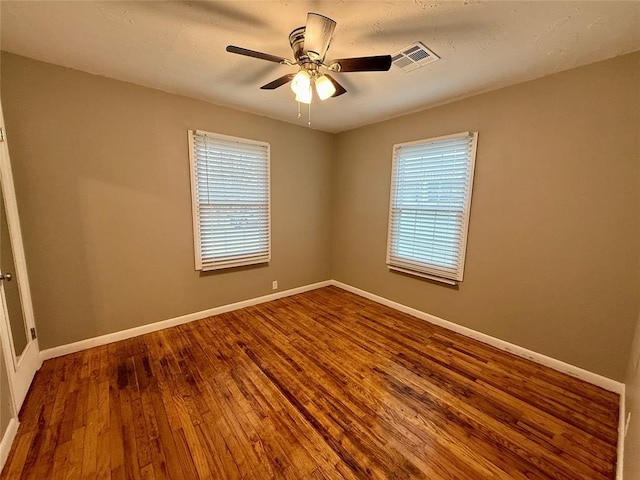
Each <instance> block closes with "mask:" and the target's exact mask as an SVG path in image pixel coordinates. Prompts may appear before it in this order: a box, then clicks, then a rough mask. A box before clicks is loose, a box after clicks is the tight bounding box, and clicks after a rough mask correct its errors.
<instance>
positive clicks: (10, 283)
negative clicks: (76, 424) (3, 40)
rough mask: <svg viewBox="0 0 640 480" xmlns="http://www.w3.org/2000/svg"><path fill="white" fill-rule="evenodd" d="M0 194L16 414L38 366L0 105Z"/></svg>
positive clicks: (1, 314)
mask: <svg viewBox="0 0 640 480" xmlns="http://www.w3.org/2000/svg"><path fill="white" fill-rule="evenodd" d="M0 191H1V194H0V304H1V305H0V337H1V340H2V347H3V349H2V350H3V351H4V354H5V360H6V364H7V373H8V376H9V383H10V386H11V393H12V397H13V402H14V407H15V412H19V411H20V407H21V406H22V403H23V402H24V399H25V397H26V395H27V391H28V390H29V386H30V385H31V381H32V380H33V376H34V375H35V373H36V371H37V370H38V368H40V365H41V362H40V351H39V348H38V340H37V338H36V337H37V335H36V329H35V325H34V321H33V308H32V306H31V293H30V291H29V281H28V278H27V265H26V262H25V258H24V249H23V246H22V233H21V231H20V222H19V220H18V206H17V204H16V195H15V190H14V186H13V175H12V173H11V163H10V161H9V147H8V144H7V138H6V130H5V128H4V117H3V116H2V105H1V104H0Z"/></svg>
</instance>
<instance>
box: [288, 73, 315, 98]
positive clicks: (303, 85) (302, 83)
mask: <svg viewBox="0 0 640 480" xmlns="http://www.w3.org/2000/svg"><path fill="white" fill-rule="evenodd" d="M308 89H311V75H310V74H309V72H307V71H306V70H300V71H299V72H298V73H296V75H295V77H293V80H292V81H291V90H293V92H294V93H295V94H296V95H300V94H301V93H302V94H304V93H305V92H306V90H308Z"/></svg>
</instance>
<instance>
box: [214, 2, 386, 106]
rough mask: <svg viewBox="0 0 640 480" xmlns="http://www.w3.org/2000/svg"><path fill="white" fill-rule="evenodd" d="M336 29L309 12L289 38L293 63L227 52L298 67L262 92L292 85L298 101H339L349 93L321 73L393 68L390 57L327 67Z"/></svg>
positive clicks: (231, 47) (234, 50) (258, 54)
mask: <svg viewBox="0 0 640 480" xmlns="http://www.w3.org/2000/svg"><path fill="white" fill-rule="evenodd" d="M335 28H336V22H335V21H334V20H332V19H330V18H329V17H325V16H324V15H320V14H319V13H313V12H309V13H308V14H307V24H306V25H305V26H304V27H298V28H296V29H294V30H293V31H292V32H291V33H290V34H289V44H290V45H291V49H292V50H293V58H294V61H292V60H288V59H286V58H283V57H278V56H276V55H271V54H268V53H262V52H256V51H254V50H248V49H246V48H242V47H236V46H234V45H229V46H227V52H230V53H236V54H238V55H245V56H247V57H254V58H259V59H261V60H267V61H269V62H276V63H281V64H283V65H289V66H297V67H299V70H298V71H297V72H296V73H288V74H286V75H283V76H282V77H280V78H276V79H275V80H273V81H272V82H269V83H267V84H266V85H263V86H262V87H260V88H262V89H263V90H273V89H276V88H278V87H281V86H282V85H285V84H287V83H289V82H291V89H292V90H293V91H294V93H295V94H296V101H297V102H299V103H306V104H310V103H311V100H312V98H313V92H314V90H315V92H316V94H317V95H318V98H320V99H321V100H326V99H327V98H331V97H337V96H340V95H342V94H343V93H346V92H347V90H346V89H345V88H344V87H343V86H342V85H340V84H339V83H338V82H337V81H336V80H335V79H334V78H333V77H332V76H331V75H329V74H328V73H323V72H322V71H321V69H325V70H327V71H329V72H341V73H346V72H386V71H387V70H389V68H391V55H378V56H372V57H356V58H340V59H337V60H331V61H328V62H326V63H325V61H324V58H325V55H326V53H327V50H328V49H329V44H330V43H331V37H332V35H333V31H334V29H335ZM314 87H315V88H314Z"/></svg>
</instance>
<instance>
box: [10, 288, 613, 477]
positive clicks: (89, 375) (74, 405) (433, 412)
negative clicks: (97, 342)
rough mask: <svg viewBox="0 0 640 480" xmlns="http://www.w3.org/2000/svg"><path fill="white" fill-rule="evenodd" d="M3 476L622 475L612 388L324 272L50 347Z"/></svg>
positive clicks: (22, 415)
mask: <svg viewBox="0 0 640 480" xmlns="http://www.w3.org/2000/svg"><path fill="white" fill-rule="evenodd" d="M20 418H21V422H22V423H21V425H20V429H19V432H18V436H17V438H16V440H15V442H14V445H13V449H12V451H11V453H10V456H9V459H8V462H7V464H6V466H5V468H4V470H3V472H2V475H1V476H0V477H1V478H2V479H3V480H4V479H18V478H34V479H39V480H40V479H49V478H51V479H57V478H61V479H62V478H64V479H70V478H90V479H109V478H113V479H124V478H131V479H155V480H159V479H167V478H168V479H172V480H176V479H198V478H201V479H205V478H215V479H240V478H242V479H260V480H262V479H270V478H289V479H343V478H344V479H355V478H381V479H382V478H384V479H386V478H389V479H391V478H393V479H406V478H424V479H430V480H433V479H445V478H446V479H488V478H510V479H511V478H514V479H524V478H535V479H544V478H563V479H612V478H614V477H615V474H614V471H615V460H616V440H617V423H618V396H617V395H616V394H613V393H610V392H607V391H604V390H602V389H600V388H597V387H594V386H592V385H589V384H586V383H584V382H581V381H579V380H576V379H574V378H571V377H568V376H565V375H562V374H560V373H558V372H555V371H553V370H550V369H547V368H544V367H541V366H539V365H536V364H533V363H531V362H529V361H526V360H523V359H521V358H518V357H515V356H513V355H510V354H507V353H505V352H502V351H499V350H496V349H494V348H492V347H489V346H487V345H484V344H482V343H479V342H476V341H474V340H471V339H468V338H466V337H463V336H460V335H458V334H455V333H452V332H450V331H447V330H444V329H442V328H439V327H436V326H433V325H431V324H429V323H426V322H424V321H422V320H418V319H416V318H414V317H411V316H409V315H405V314H403V313H400V312H397V311H395V310H392V309H389V308H387V307H384V306H382V305H379V304H376V303H373V302H371V301H369V300H366V299H364V298H362V297H358V296H356V295H353V294H351V293H348V292H345V291H343V290H340V289H338V288H335V287H327V288H323V289H319V290H314V291H311V292H307V293H304V294H301V295H296V296H293V297H288V298H284V299H281V300H276V301H274V302H270V303H266V304H262V305H258V306H255V307H250V308H246V309H243V310H238V311H235V312H230V313H226V314H223V315H219V316H216V317H211V318H208V319H206V320H202V321H198V322H193V323H190V324H187V325H183V326H179V327H174V328H170V329H167V330H163V331H160V332H156V333H151V334H148V335H144V336H141V337H137V338H133V339H130V340H125V341H121V342H118V343H114V344H111V345H107V346H103V347H98V348H94V349H91V350H86V351H83V352H80V353H76V354H72V355H68V356H65V357H60V358H56V359H53V360H49V361H47V362H45V364H44V365H43V367H42V369H41V370H40V371H39V372H38V374H37V376H36V379H35V382H34V384H33V386H32V389H31V391H30V393H29V396H28V398H27V400H26V402H25V405H24V407H23V410H22V412H21V416H20Z"/></svg>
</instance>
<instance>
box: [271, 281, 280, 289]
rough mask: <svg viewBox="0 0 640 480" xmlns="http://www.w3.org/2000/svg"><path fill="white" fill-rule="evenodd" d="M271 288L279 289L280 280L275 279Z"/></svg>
mask: <svg viewBox="0 0 640 480" xmlns="http://www.w3.org/2000/svg"><path fill="white" fill-rule="evenodd" d="M271 289H272V290H277V289H278V280H274V281H273V282H271Z"/></svg>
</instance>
